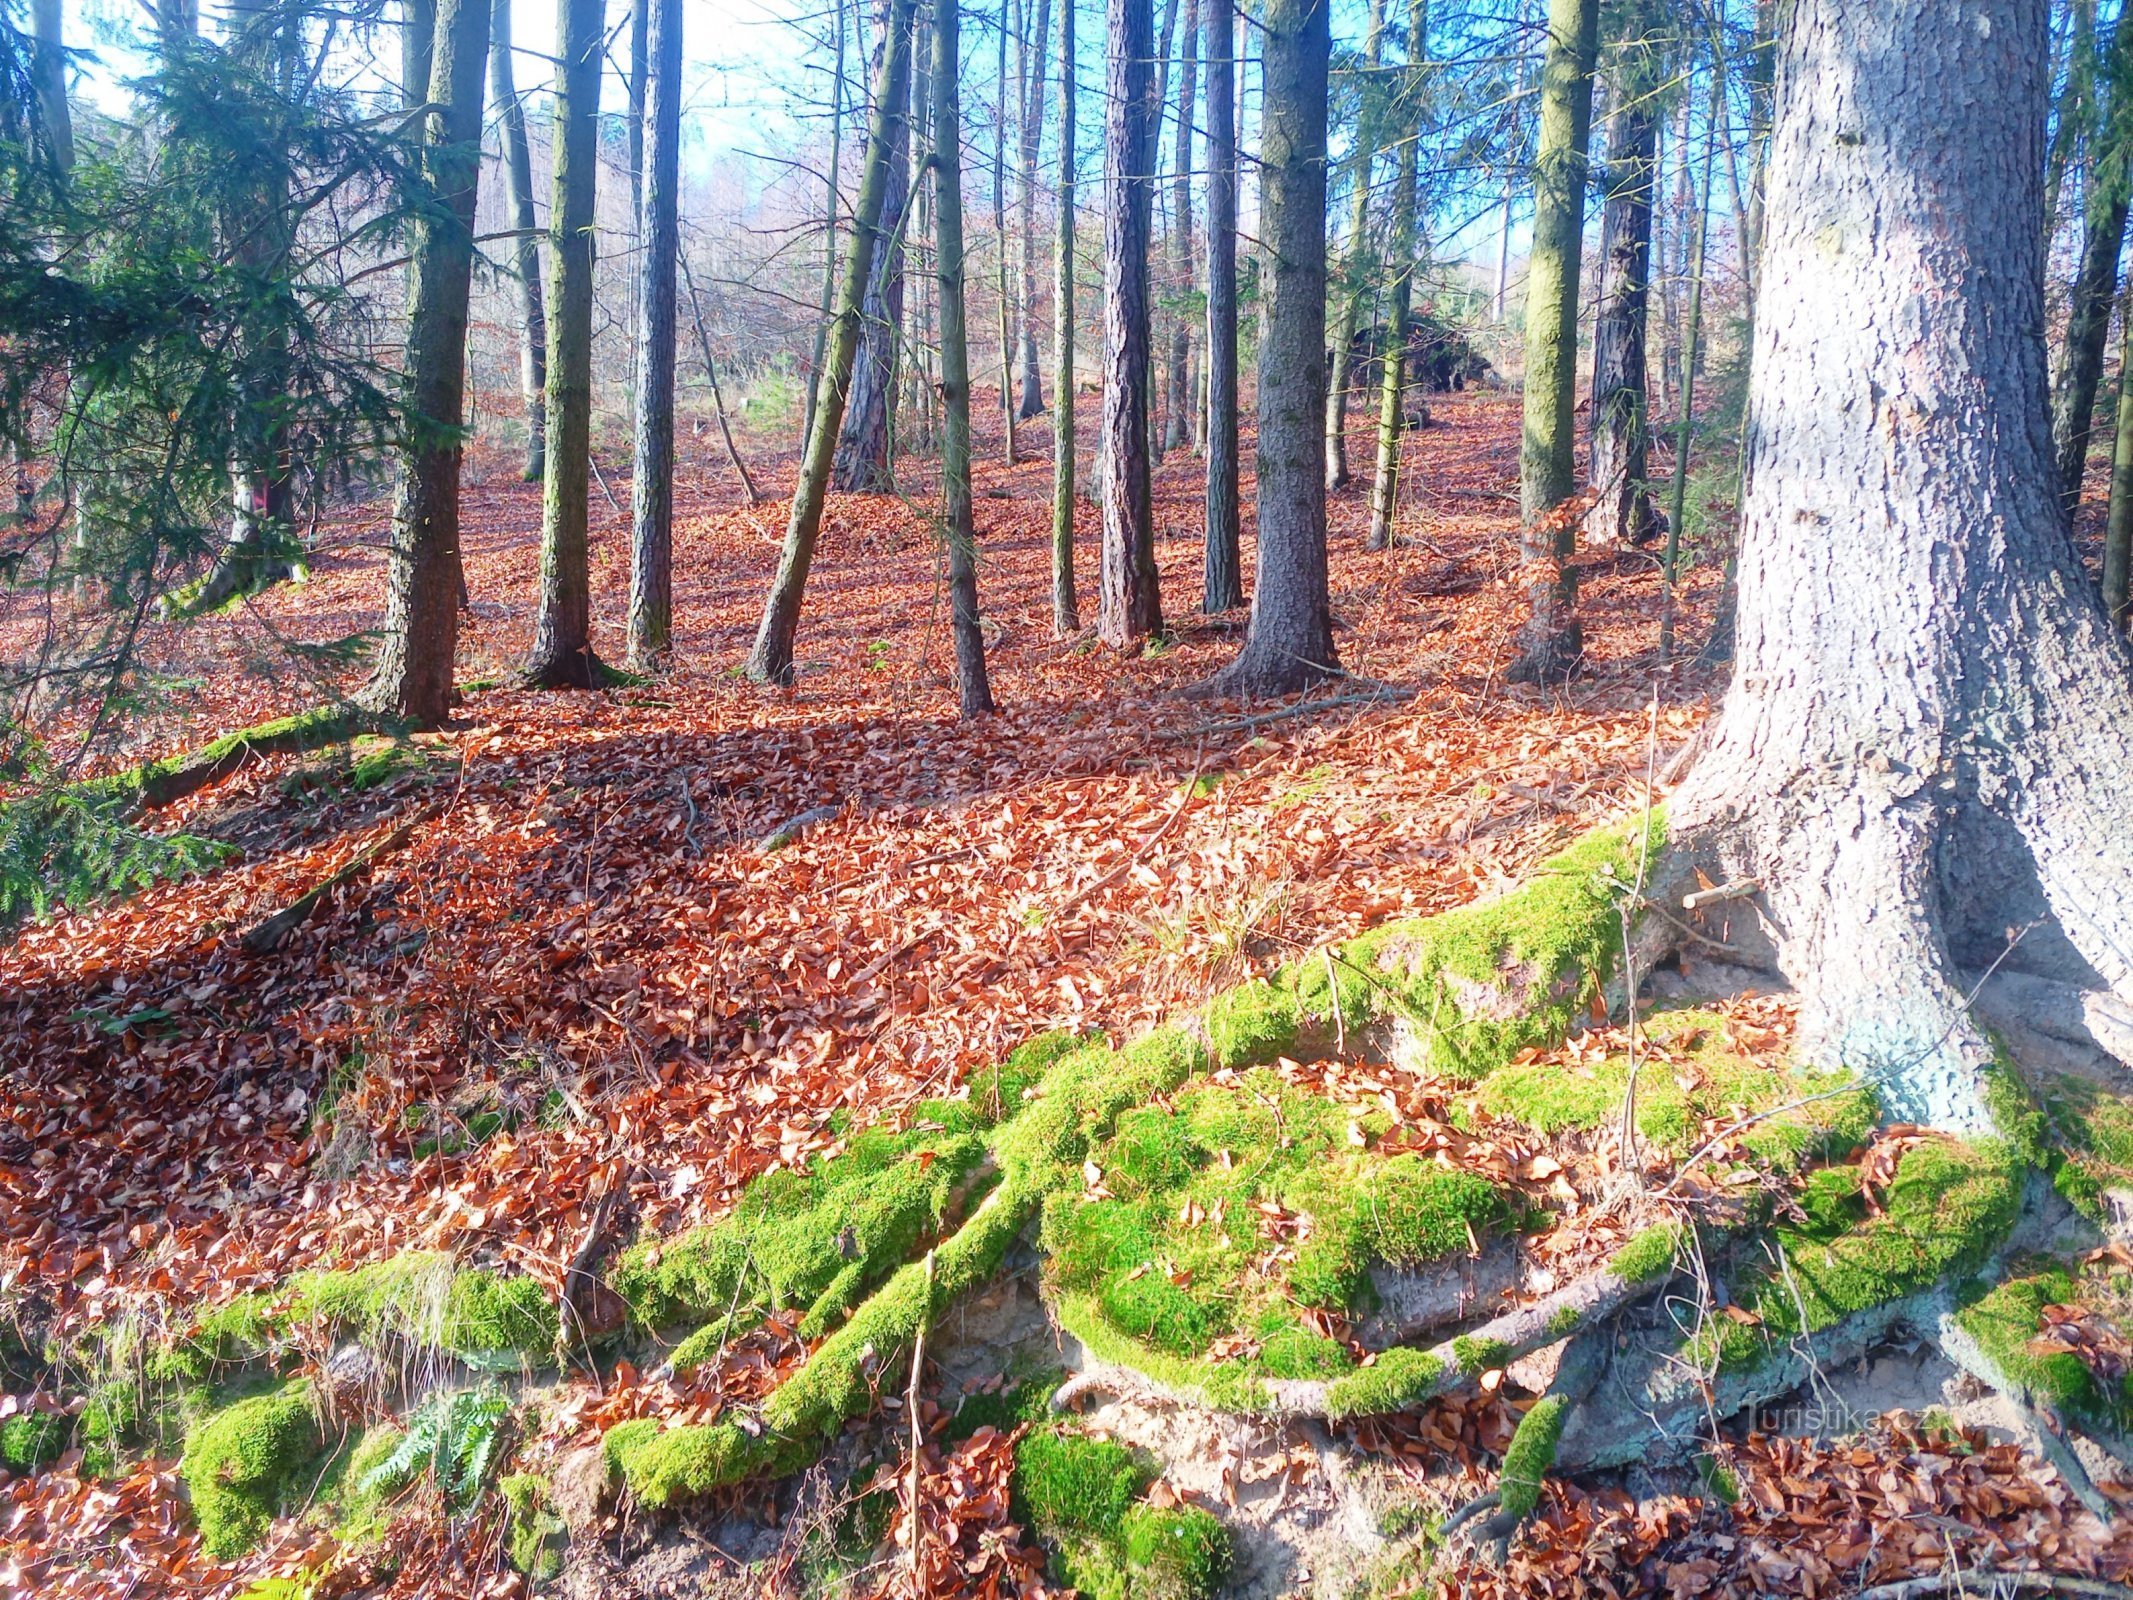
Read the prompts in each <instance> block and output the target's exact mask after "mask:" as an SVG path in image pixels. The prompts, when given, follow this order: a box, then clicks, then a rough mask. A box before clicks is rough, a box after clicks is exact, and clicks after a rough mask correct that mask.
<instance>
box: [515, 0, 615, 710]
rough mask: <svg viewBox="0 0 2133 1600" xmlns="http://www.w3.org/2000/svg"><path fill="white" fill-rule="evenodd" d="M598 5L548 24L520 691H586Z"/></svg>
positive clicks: (592, 0) (568, 1)
mask: <svg viewBox="0 0 2133 1600" xmlns="http://www.w3.org/2000/svg"><path fill="white" fill-rule="evenodd" d="M606 12H607V8H606V0H561V3H560V7H559V14H558V16H557V19H556V35H557V41H556V52H557V60H556V74H555V132H554V134H553V135H552V136H551V138H550V140H549V152H550V160H551V162H552V164H553V167H554V190H553V194H552V197H551V198H550V200H549V203H548V272H549V278H548V305H549V309H550V311H551V312H552V313H553V314H554V318H555V320H554V323H553V325H552V327H551V330H550V332H551V334H552V336H553V339H554V341H555V342H554V345H553V347H552V348H551V349H550V351H549V354H548V475H547V477H546V479H545V480H544V482H543V484H542V492H541V595H540V610H539V612H538V614H537V616H536V618H535V620H534V627H533V653H532V655H531V656H529V657H528V658H527V661H526V669H525V675H526V681H527V683H528V684H529V685H531V686H533V687H537V688H543V689H589V688H591V687H592V686H593V685H594V684H596V683H598V682H599V681H600V672H601V668H600V662H599V660H598V658H597V657H595V656H594V654H593V649H592V574H591V570H590V562H589V558H588V555H587V551H586V512H587V509H588V507H587V495H588V494H589V492H590V490H591V468H592V313H593V245H594V239H593V200H594V189H593V185H594V182H595V178H596V174H597V170H598V163H599V155H600V152H599V133H600V56H601V50H602V47H603V46H604V44H605V43H606V40H605V37H604V35H605V32H606Z"/></svg>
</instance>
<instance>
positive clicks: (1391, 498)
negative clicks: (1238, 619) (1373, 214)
mask: <svg viewBox="0 0 2133 1600" xmlns="http://www.w3.org/2000/svg"><path fill="white" fill-rule="evenodd" d="M1428 52H1429V0H1408V8H1407V70H1406V72H1405V73H1404V74H1403V75H1402V77H1401V81H1400V98H1399V102H1398V104H1399V115H1398V116H1397V117H1396V118H1395V119H1394V121H1393V136H1394V137H1395V138H1397V139H1398V140H1399V141H1400V143H1399V148H1398V149H1397V150H1395V151H1394V152H1393V158H1392V168H1393V179H1392V182H1393V190H1392V244H1391V251H1390V255H1391V262H1392V307H1391V311H1390V314H1389V315H1388V316H1387V317H1386V321H1385V326H1386V330H1387V333H1386V340H1385V354H1384V357H1383V360H1382V362H1381V365H1382V366H1383V368H1384V370H1383V372H1382V374H1381V375H1380V377H1379V380H1378V460H1377V471H1376V473H1375V475H1374V476H1373V477H1372V478H1371V481H1370V535H1369V539H1368V547H1369V548H1370V549H1372V550H1390V549H1391V548H1392V517H1393V512H1394V510H1395V509H1396V508H1397V506H1398V505H1399V499H1400V432H1401V428H1402V426H1403V424H1404V423H1405V422H1406V420H1407V413H1406V406H1405V401H1406V398H1407V312H1408V307H1409V306H1410V305H1411V304H1412V302H1413V298H1414V277H1415V172H1416V167H1417V164H1418V163H1417V159H1416V156H1417V150H1416V147H1417V146H1418V145H1419V144H1420V142H1421V138H1422V72H1423V68H1424V65H1425V64H1426V62H1427V59H1428Z"/></svg>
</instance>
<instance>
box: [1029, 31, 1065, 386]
mask: <svg viewBox="0 0 2133 1600" xmlns="http://www.w3.org/2000/svg"><path fill="white" fill-rule="evenodd" d="M1071 4H1072V0H1062V6H1065V5H1071ZM1051 34H1052V0H1037V30H1036V32H1035V34H1034V35H1033V36H1032V37H1030V38H1027V39H1024V40H1023V41H1022V57H1021V60H1022V70H1021V73H1020V78H1021V90H1022V92H1021V99H1022V171H1021V173H1020V175H1019V176H1020V179H1021V184H1022V188H1021V192H1020V195H1019V196H1018V198H1017V209H1018V210H1019V211H1020V213H1021V217H1020V227H1021V237H1020V240H1019V246H1020V249H1021V262H1022V403H1021V406H1020V407H1019V412H1020V414H1021V415H1022V416H1024V417H1034V416H1037V415H1039V414H1040V413H1041V412H1042V411H1043V410H1044V374H1043V372H1042V370H1041V369H1040V366H1039V363H1038V360H1037V158H1038V155H1039V153H1040V146H1041V145H1042V143H1043V136H1044V52H1045V46H1046V44H1048V43H1049V42H1050V40H1051Z"/></svg>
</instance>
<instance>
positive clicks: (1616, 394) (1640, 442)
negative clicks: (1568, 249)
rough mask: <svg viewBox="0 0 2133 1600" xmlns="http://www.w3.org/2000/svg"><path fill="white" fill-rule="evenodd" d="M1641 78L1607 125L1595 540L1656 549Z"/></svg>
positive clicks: (1648, 214)
mask: <svg viewBox="0 0 2133 1600" xmlns="http://www.w3.org/2000/svg"><path fill="white" fill-rule="evenodd" d="M1648 88H1649V86H1648V85H1647V84H1646V83H1645V82H1644V81H1643V75H1642V74H1637V73H1625V74H1624V78H1623V92H1622V93H1621V94H1620V95H1619V96H1618V97H1617V99H1618V104H1617V106H1616V108H1615V112H1614V115H1613V116H1612V117H1610V118H1609V119H1608V131H1607V167H1606V171H1605V174H1604V177H1603V180H1602V181H1603V185H1604V191H1605V194H1606V200H1605V204H1604V209H1603V210H1602V212H1601V222H1600V309H1599V314H1598V316H1597V318H1596V319H1595V322H1594V326H1593V337H1592V453H1591V458H1590V463H1589V466H1588V470H1587V472H1586V481H1587V482H1588V483H1589V484H1590V485H1591V486H1592V491H1593V495H1594V497H1595V498H1594V501H1593V507H1592V511H1591V513H1590V520H1589V521H1588V523H1587V524H1586V526H1587V529H1588V531H1589V532H1590V534H1591V536H1592V540H1593V542H1594V543H1595V544H1599V545H1611V544H1636V545H1641V544H1648V543H1650V542H1651V540H1652V538H1653V537H1654V536H1655V535H1656V534H1657V533H1658V531H1659V525H1658V522H1657V520H1656V519H1655V518H1654V517H1653V515H1652V505H1651V496H1650V494H1649V492H1648V491H1647V487H1646V483H1645V472H1646V465H1645V457H1646V452H1647V446H1648V443H1649V440H1650V426H1649V417H1650V406H1651V400H1650V395H1649V393H1648V392H1647V391H1648V384H1647V380H1646V363H1645V329H1646V325H1647V320H1648V318H1647V311H1648V307H1649V305H1650V300H1651V295H1650V278H1651V242H1652V187H1653V181H1654V175H1655V173H1656V170H1657V164H1656V148H1655V147H1656V144H1657V139H1658V127H1659V124H1658V117H1657V114H1656V111H1655V109H1654V107H1653V105H1652V101H1651V97H1650V94H1649V93H1648Z"/></svg>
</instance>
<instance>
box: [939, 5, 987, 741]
mask: <svg viewBox="0 0 2133 1600" xmlns="http://www.w3.org/2000/svg"><path fill="white" fill-rule="evenodd" d="M957 10H958V7H957V0H933V41H934V44H933V47H934V59H933V152H934V154H933V178H934V222H933V226H934V244H933V259H934V272H935V276H936V278H937V279H938V281H939V284H940V297H941V409H942V416H941V516H942V529H941V532H942V535H943V536H944V537H945V538H946V539H947V541H948V599H949V608H950V612H951V615H952V617H953V621H954V629H955V681H956V698H957V702H958V704H959V705H960V706H961V709H962V714H963V715H964V716H966V717H978V716H983V715H984V714H985V713H986V712H988V711H990V710H992V708H993V706H992V688H991V685H990V684H989V683H988V682H987V681H986V676H985V636H984V634H983V632H982V631H981V630H980V629H979V627H978V543H977V524H976V522H975V520H974V519H973V517H972V515H971V509H970V327H969V319H968V317H967V316H966V315H965V308H964V303H963V120H962V106H961V101H962V92H961V84H960V82H959V79H960V73H961V56H960V51H961V42H960V35H961V32H962V30H961V28H960V27H959V25H958V22H959V19H958V17H957ZM1002 88H1003V89H1004V88H1005V85H1004V84H1003V85H1002ZM1002 242H1003V243H1004V242H1005V241H1004V240H1003V241H1002Z"/></svg>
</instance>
